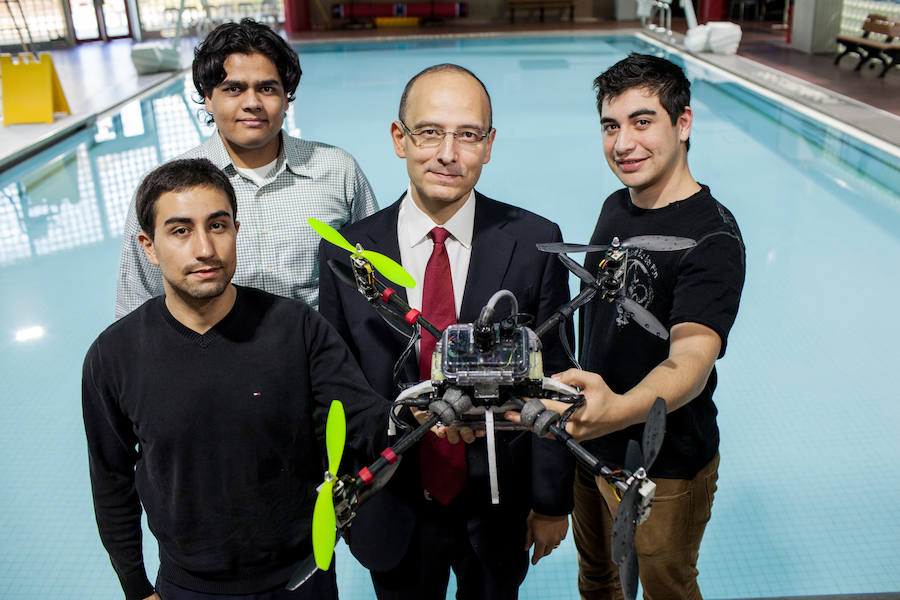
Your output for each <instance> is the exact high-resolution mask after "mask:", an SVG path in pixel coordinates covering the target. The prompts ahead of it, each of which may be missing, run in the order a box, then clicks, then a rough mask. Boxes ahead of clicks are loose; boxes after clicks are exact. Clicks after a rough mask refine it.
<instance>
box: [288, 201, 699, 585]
mask: <svg viewBox="0 0 900 600" xmlns="http://www.w3.org/2000/svg"><path fill="white" fill-rule="evenodd" d="M309 223H310V226H311V227H312V228H313V229H314V230H315V231H316V232H317V233H319V234H320V235H321V236H322V237H323V238H324V239H325V240H327V241H329V242H331V243H333V244H335V245H337V246H339V247H341V248H344V249H345V250H347V251H349V252H350V264H349V265H347V264H346V263H343V262H338V261H333V260H332V261H329V263H328V264H329V267H330V268H331V269H332V271H333V272H334V273H335V274H336V275H337V277H338V278H339V279H341V280H342V281H344V282H346V283H347V284H349V285H352V286H354V287H355V288H356V289H357V290H358V291H359V292H360V293H361V294H362V295H363V296H364V297H365V298H366V299H367V300H368V301H369V302H370V303H371V304H372V306H373V307H375V310H377V311H378V313H379V314H380V315H381V316H382V318H383V319H384V320H385V321H386V322H387V323H388V324H389V325H390V326H391V327H393V328H394V329H396V330H397V331H399V332H401V333H402V334H404V335H405V336H407V337H408V338H409V340H410V341H409V343H408V345H407V347H406V350H405V351H404V353H403V355H402V356H401V357H400V359H399V360H398V363H397V365H396V366H395V369H394V370H395V375H396V373H397V372H398V371H399V368H400V365H401V364H402V362H403V361H404V360H405V359H406V358H407V357H408V356H409V354H410V353H411V352H412V350H413V349H414V348H415V342H416V340H417V339H418V337H419V333H420V330H421V329H424V330H426V331H428V332H429V333H431V334H432V335H434V337H435V338H437V339H438V340H439V342H438V344H437V345H436V347H435V351H434V354H433V355H432V363H431V378H430V379H427V380H425V381H421V382H419V383H417V384H414V385H412V386H410V387H408V388H406V389H405V390H403V391H402V392H401V393H400V395H399V396H398V397H397V399H396V400H395V401H394V402H393V405H392V407H391V411H390V416H391V420H390V425H389V433H391V434H392V435H396V434H397V429H398V428H399V429H403V430H405V432H404V433H403V435H401V436H400V437H399V438H397V440H396V442H395V443H394V444H393V445H392V446H391V447H388V448H386V449H385V450H384V451H382V453H381V457H380V458H378V459H377V460H376V461H375V462H373V463H372V464H371V465H369V466H368V467H364V468H363V469H361V470H360V471H359V472H358V473H357V474H356V475H349V474H348V475H342V476H338V475H337V472H338V468H339V466H340V460H341V455H342V453H343V447H344V441H345V437H346V424H345V417H344V412H343V408H342V406H341V404H340V403H339V402H337V401H335V402H334V403H332V406H331V409H330V411H329V414H328V419H327V423H326V453H327V458H328V461H327V462H328V470H327V471H326V472H325V481H324V482H323V483H322V485H321V486H320V487H319V488H318V497H317V499H316V504H315V508H314V511H313V554H312V555H311V556H310V557H308V558H307V559H306V560H305V561H303V562H302V563H301V564H300V565H299V566H298V567H297V568H296V569H295V572H294V575H293V576H292V577H291V580H290V581H289V582H288V585H287V587H288V589H296V588H297V587H299V586H300V585H301V584H302V583H303V582H304V581H306V580H307V579H308V578H309V577H310V576H311V575H312V574H313V573H314V572H315V571H316V569H323V570H325V569H327V568H328V567H329V565H330V564H331V558H332V555H333V552H334V546H335V544H336V541H337V540H338V539H339V535H340V534H341V533H342V532H343V531H344V530H345V529H346V528H347V527H349V526H350V524H351V521H352V520H353V518H354V517H355V516H356V509H357V507H358V506H359V505H360V504H361V503H363V502H365V501H366V500H367V499H368V498H369V497H370V496H371V495H373V494H374V493H375V492H377V491H378V490H379V489H380V488H381V487H383V486H384V485H385V484H386V483H387V481H388V479H390V477H391V476H392V475H393V473H394V471H395V470H396V468H397V467H398V466H399V461H400V460H401V458H402V456H403V453H404V452H406V451H407V450H408V449H409V448H411V447H412V446H413V445H414V444H415V443H416V442H418V441H419V440H420V439H421V438H422V437H423V436H424V435H425V434H426V433H427V432H428V431H429V430H430V429H431V428H432V427H433V426H434V425H436V424H444V425H458V426H466V427H471V428H474V429H484V430H485V432H486V438H487V440H486V441H487V450H488V460H489V474H490V479H491V494H492V501H493V502H494V503H498V502H499V492H498V485H497V471H496V464H495V460H496V452H495V440H494V430H495V429H510V428H519V429H529V430H531V431H533V432H534V433H535V434H537V435H538V436H540V437H553V438H554V439H556V440H557V441H558V442H559V443H560V444H562V445H563V446H564V447H565V448H566V449H567V450H568V451H569V452H570V453H572V454H573V455H574V456H575V458H576V459H577V460H578V461H579V462H581V463H582V464H583V465H584V466H585V467H587V468H588V469H589V470H590V471H591V472H592V473H594V474H595V475H598V476H600V477H602V478H603V479H604V480H606V482H607V483H608V484H609V485H610V486H612V487H613V488H614V489H615V491H616V495H617V496H618V497H619V498H620V500H621V501H620V504H619V508H618V510H617V511H616V515H615V519H614V523H613V535H612V558H613V560H614V562H616V564H618V565H619V569H620V578H621V580H622V585H623V591H624V593H625V597H626V598H629V599H631V600H633V599H634V597H635V595H636V593H637V581H638V572H637V555H636V553H635V550H634V533H635V529H636V527H637V525H639V524H640V523H642V522H643V521H644V520H645V519H646V518H647V517H648V516H649V513H650V507H651V503H652V500H653V495H654V493H655V489H656V485H655V484H654V483H653V482H652V481H650V480H649V479H648V478H647V471H648V470H649V469H650V466H651V465H652V464H653V462H654V461H655V459H656V457H657V456H658V454H659V450H660V447H661V446H662V441H663V435H664V432H665V419H666V405H665V401H664V400H663V399H662V398H658V399H657V400H656V402H655V403H654V404H653V407H652V409H651V410H650V413H649V415H648V418H647V422H646V425H645V428H644V435H643V439H642V443H641V444H640V445H638V443H637V442H636V441H634V440H631V441H630V442H629V444H628V448H627V452H626V457H625V465H624V468H623V469H617V470H612V469H610V468H609V467H607V466H606V465H604V464H602V463H601V462H600V460H598V459H597V458H596V457H594V456H593V455H592V454H591V453H590V452H588V451H587V450H586V449H585V448H584V447H583V446H581V445H580V444H579V443H578V442H576V441H575V440H574V439H573V438H572V436H571V435H569V434H568V433H567V432H566V428H565V425H566V420H567V419H568V418H569V416H570V415H571V414H572V413H573V412H574V411H575V410H577V409H578V408H580V407H581V406H582V405H583V404H584V397H583V396H582V395H581V393H580V392H579V390H577V389H576V388H573V387H570V386H568V385H565V384H563V383H561V382H558V381H556V380H554V379H551V378H548V377H544V373H543V364H542V357H541V342H540V338H541V336H543V335H544V334H545V333H547V332H548V331H550V329H552V328H553V327H554V326H557V325H559V327H560V333H561V338H562V339H563V340H564V344H565V335H564V331H563V327H564V325H565V322H566V321H567V320H568V319H569V318H570V317H571V316H572V315H573V314H574V312H575V311H576V310H577V309H578V308H579V307H580V306H582V305H584V304H586V303H587V302H588V301H590V300H591V299H592V298H593V297H594V296H596V295H597V294H598V293H599V294H600V296H601V298H605V299H607V300H609V301H614V302H618V303H619V304H621V305H622V306H623V308H625V310H628V311H629V312H631V314H633V315H635V317H636V319H638V322H640V323H641V324H642V326H644V327H645V328H646V329H648V331H650V332H651V333H654V334H655V335H660V334H659V330H663V331H664V328H663V327H662V325H661V324H659V321H658V320H656V319H655V317H653V315H651V314H650V313H649V311H647V310H646V309H644V308H643V307H641V306H640V305H638V304H637V303H636V302H634V301H633V300H631V301H629V300H630V299H628V298H627V297H625V296H624V292H623V291H622V290H623V287H624V279H625V264H626V262H627V248H629V247H641V248H646V249H651V250H668V249H673V250H674V249H682V248H689V247H691V246H693V245H694V242H693V240H686V239H685V238H671V237H663V236H644V237H640V238H630V239H628V240H625V242H622V243H619V241H618V239H614V240H613V243H612V244H611V245H610V246H584V245H575V244H539V245H538V248H539V249H541V250H543V251H546V252H553V253H556V254H557V255H558V256H559V259H560V260H561V261H562V262H563V264H565V265H566V267H567V268H569V269H570V270H571V271H572V272H573V273H575V274H576V275H577V276H578V277H579V278H581V279H582V281H584V282H585V284H586V286H585V289H584V290H583V291H582V292H581V293H580V294H579V295H578V296H576V297H575V298H574V299H572V300H571V301H570V302H568V303H567V304H566V305H564V306H562V307H561V308H560V309H558V310H557V311H556V312H555V313H554V314H553V315H552V316H551V317H550V318H549V319H548V320H547V321H546V322H545V323H543V324H541V325H540V326H538V327H537V328H536V329H534V330H532V329H531V328H529V327H527V326H525V325H523V324H520V323H519V321H518V317H519V316H520V315H519V314H518V303H517V301H516V298H515V296H514V295H513V294H512V293H511V292H509V291H507V290H500V291H499V292H497V293H496V294H494V296H492V297H491V299H490V300H489V301H488V303H487V305H486V306H485V307H484V308H483V309H482V311H481V314H480V315H479V318H478V320H476V322H475V323H464V324H455V325H450V326H448V327H447V328H446V330H444V331H443V332H442V331H440V330H439V329H438V328H437V327H435V326H434V325H433V324H431V323H429V322H428V321H427V319H425V317H424V316H423V315H422V314H421V313H420V312H419V311H417V310H415V309H412V308H410V306H409V305H408V304H407V303H406V302H405V301H404V300H403V299H402V298H401V297H399V296H398V295H397V294H396V293H395V292H394V290H393V289H392V288H390V287H389V286H388V285H386V284H384V283H383V282H382V281H381V280H379V278H378V277H377V276H376V271H377V273H380V274H381V275H383V276H384V277H385V278H386V279H388V280H389V281H390V282H392V283H395V284H397V285H402V286H404V287H412V286H414V285H415V281H414V280H413V279H412V277H410V276H409V275H408V273H406V271H405V270H404V269H403V267H402V266H400V265H399V264H397V263H396V262H395V261H394V260H393V259H391V258H389V257H387V256H385V255H383V254H379V253H377V252H372V251H368V250H364V249H363V248H362V247H361V246H359V245H356V246H354V245H353V244H351V243H349V242H348V241H347V240H345V239H344V238H343V236H341V234H340V233H338V232H337V231H336V230H334V229H333V228H331V227H330V226H328V225H326V224H324V223H321V222H319V221H316V220H315V219H310V220H309ZM597 250H605V251H606V252H607V256H606V259H605V260H604V261H603V262H601V266H600V268H599V274H598V276H597V277H594V276H592V275H591V274H590V273H588V272H587V270H586V269H584V268H583V267H581V265H578V264H577V263H575V261H573V260H572V259H571V258H569V257H568V256H567V255H566V253H567V252H585V251H597ZM503 299H507V300H508V301H509V303H510V304H511V305H512V310H511V315H510V316H508V317H506V318H503V319H499V320H498V319H495V314H496V307H497V304H498V303H499V302H500V301H501V300H503ZM632 303H633V305H632ZM645 313H646V314H645ZM645 323H646V324H645ZM648 325H649V326H648ZM566 351H567V353H569V355H570V358H573V357H572V356H571V351H570V350H569V349H568V346H567V345H566ZM528 398H531V399H530V400H529V399H528ZM538 398H550V399H555V400H559V401H562V402H566V403H568V404H570V405H571V406H570V408H569V409H567V410H566V411H565V412H564V413H563V414H562V415H560V414H559V413H557V412H554V411H551V410H547V409H546V408H545V407H544V405H543V403H542V402H541V401H540V400H539V399H538ZM405 407H409V408H418V409H420V410H425V411H428V413H429V416H428V418H427V420H426V421H425V422H424V423H422V424H420V425H418V426H417V427H415V428H413V427H412V426H411V425H409V424H408V423H406V422H405V421H403V420H402V419H401V418H400V416H399V415H400V411H401V410H402V409H403V408H405ZM509 410H513V411H517V412H519V414H520V417H521V418H520V421H521V424H514V423H511V422H509V421H506V420H505V419H502V418H501V419H495V416H496V414H497V413H499V414H500V415H501V416H502V414H503V413H504V412H506V411H509Z"/></svg>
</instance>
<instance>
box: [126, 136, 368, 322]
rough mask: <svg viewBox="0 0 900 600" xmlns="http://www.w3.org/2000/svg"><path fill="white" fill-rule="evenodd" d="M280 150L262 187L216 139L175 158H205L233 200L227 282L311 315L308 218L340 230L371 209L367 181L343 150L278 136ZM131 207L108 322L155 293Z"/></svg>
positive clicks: (314, 271) (313, 249) (313, 255)
mask: <svg viewBox="0 0 900 600" xmlns="http://www.w3.org/2000/svg"><path fill="white" fill-rule="evenodd" d="M281 135H282V139H283V140H284V143H283V145H282V147H283V149H284V151H283V153H282V155H281V156H280V157H279V159H278V162H277V163H276V166H275V167H274V168H273V169H272V171H270V172H269V175H268V176H267V177H266V180H265V182H264V183H263V185H262V186H258V185H257V184H256V183H254V182H253V181H252V180H250V179H249V178H247V177H245V176H244V175H242V174H240V173H238V171H237V169H235V167H234V163H233V162H232V160H231V157H230V156H229V155H228V151H227V150H226V149H225V146H224V144H223V143H222V140H221V138H220V137H219V135H218V132H216V133H213V135H211V136H210V138H209V139H208V140H207V141H206V142H204V143H203V144H201V145H199V146H197V147H196V148H194V149H192V150H189V151H188V152H186V153H185V154H183V155H182V156H180V157H179V158H208V159H209V160H210V161H212V162H213V164H215V165H216V166H217V167H219V168H220V169H222V170H223V171H224V172H225V174H226V175H227V176H228V179H229V180H230V181H231V185H233V186H234V191H235V194H236V195H237V206H238V212H237V219H238V221H240V222H241V229H240V232H239V233H238V236H237V271H236V272H235V274H234V279H233V282H234V283H236V284H239V285H244V286H250V287H256V288H260V289H262V290H265V291H267V292H271V293H273V294H278V295H281V296H287V297H289V298H298V299H301V300H304V301H306V302H307V303H309V305H310V306H312V307H313V308H318V303H319V268H318V247H319V236H318V234H316V233H315V232H314V231H313V230H312V229H310V227H309V225H308V224H307V222H306V221H307V219H308V218H309V217H315V218H316V219H318V220H320V221H323V222H325V223H328V224H329V225H331V226H332V227H334V228H335V229H340V228H341V227H343V226H344V225H346V224H348V223H352V222H355V221H358V220H360V219H362V218H363V217H366V216H368V215H371V214H372V213H373V212H375V211H376V210H377V209H378V206H377V204H376V202H375V196H374V194H373V193H372V188H371V187H370V186H369V181H368V180H367V179H366V176H365V175H364V174H363V172H362V170H360V168H359V165H357V164H356V160H354V158H353V157H352V156H351V155H350V154H349V153H347V152H346V151H344V150H341V149H340V148H336V147H334V146H329V145H327V144H322V143H319V142H311V141H306V140H300V139H296V138H292V137H290V136H288V135H287V134H286V133H285V132H282V134H281ZM139 231H140V226H139V225H138V221H137V214H136V212H135V204H134V201H133V200H132V202H131V206H130V208H129V209H128V216H127V217H126V221H125V230H124V234H123V239H122V254H121V258H120V260H119V275H118V282H117V285H116V310H115V316H116V319H118V318H120V317H123V316H124V315H126V314H128V313H129V312H131V311H132V310H134V309H135V308H137V307H138V306H140V305H141V304H143V303H144V302H145V301H146V300H148V299H149V298H152V297H154V296H158V295H160V294H162V293H163V291H164V290H163V283H162V275H161V274H160V271H159V267H156V266H154V265H151V264H150V262H149V261H148V260H147V257H146V255H145V254H144V251H143V249H142V248H141V245H140V243H139V242H138V239H137V234H138V232H139Z"/></svg>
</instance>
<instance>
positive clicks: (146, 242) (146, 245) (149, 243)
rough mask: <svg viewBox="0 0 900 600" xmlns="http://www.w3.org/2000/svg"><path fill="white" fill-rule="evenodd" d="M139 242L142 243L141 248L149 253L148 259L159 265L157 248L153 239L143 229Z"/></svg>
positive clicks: (145, 252)
mask: <svg viewBox="0 0 900 600" xmlns="http://www.w3.org/2000/svg"><path fill="white" fill-rule="evenodd" d="M137 237H138V242H140V244H141V248H143V249H144V254H146V255H147V260H149V261H150V264H151V265H156V266H157V267H158V266H159V261H158V260H157V259H156V248H155V247H154V246H153V240H151V239H150V236H149V235H147V234H146V233H144V232H143V231H141V232H140V233H138V236H137Z"/></svg>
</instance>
